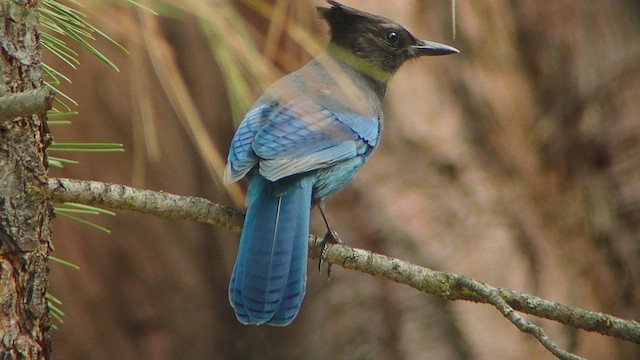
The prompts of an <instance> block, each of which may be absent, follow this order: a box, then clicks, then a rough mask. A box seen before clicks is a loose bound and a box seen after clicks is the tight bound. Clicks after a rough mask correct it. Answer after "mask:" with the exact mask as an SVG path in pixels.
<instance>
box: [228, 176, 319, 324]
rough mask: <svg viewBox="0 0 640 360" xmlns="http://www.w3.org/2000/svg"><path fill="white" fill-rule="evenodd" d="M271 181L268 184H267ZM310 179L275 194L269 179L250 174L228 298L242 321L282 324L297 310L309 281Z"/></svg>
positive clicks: (294, 315)
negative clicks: (245, 212)
mask: <svg viewBox="0 0 640 360" xmlns="http://www.w3.org/2000/svg"><path fill="white" fill-rule="evenodd" d="M270 184H271V185H270ZM312 186H313V184H312V181H311V180H310V179H302V180H301V181H298V182H295V183H292V184H291V185H289V186H287V189H286V191H283V192H278V195H274V194H272V192H271V187H272V183H270V182H268V181H267V180H265V179H264V178H263V177H262V176H261V175H260V174H258V173H257V172H256V173H255V174H254V175H253V176H252V177H251V182H250V184H249V190H248V194H247V199H248V201H247V202H248V209H247V215H246V217H245V220H244V227H243V229H242V236H241V237H240V248H239V249H238V257H237V258H236V265H235V267H234V268H233V274H232V276H231V282H230V284H229V302H230V303H231V306H232V307H233V309H234V310H235V312H236V317H237V318H238V320H239V321H240V322H241V323H243V324H255V325H260V324H265V323H266V324H269V325H274V326H285V325H288V324H289V323H291V321H293V318H295V317H296V315H297V314H298V310H300V305H301V304H302V297H303V296H304V291H305V283H306V280H307V248H308V245H307V234H308V233H309V213H310V211H311V190H312Z"/></svg>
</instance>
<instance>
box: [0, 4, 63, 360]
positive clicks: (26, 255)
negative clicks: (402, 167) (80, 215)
mask: <svg viewBox="0 0 640 360" xmlns="http://www.w3.org/2000/svg"><path fill="white" fill-rule="evenodd" d="M37 6H38V2H37V0H27V1H19V0H14V1H11V0H0V21H1V22H2V26H1V27H0V29H1V30H0V73H1V74H2V80H3V82H2V85H1V86H0V98H2V97H5V96H11V94H22V93H25V92H29V91H31V90H34V89H39V88H42V87H43V80H42V67H41V50H40V45H39V41H38V40H39V33H38V14H37ZM22 110H24V109H22ZM41 111H43V109H42V107H36V108H34V109H33V111H32V112H34V113H36V112H41ZM49 142H50V138H49V132H48V128H47V125H46V114H44V113H41V114H37V113H36V114H34V115H29V116H23V117H20V116H19V117H14V118H12V119H10V120H6V121H4V122H1V123H0V339H2V340H1V341H0V359H48V358H49V354H50V352H51V347H50V342H49V332H50V316H49V309H48V307H47V300H46V297H45V295H46V292H47V287H48V284H49V281H48V275H49V267H48V264H47V256H48V254H49V251H50V250H51V247H50V243H49V240H50V235H51V228H50V221H51V214H52V212H51V207H50V205H49V202H48V201H47V199H46V197H45V196H44V194H45V191H44V189H45V188H46V186H47V158H46V153H45V149H46V147H47V145H48V144H49Z"/></svg>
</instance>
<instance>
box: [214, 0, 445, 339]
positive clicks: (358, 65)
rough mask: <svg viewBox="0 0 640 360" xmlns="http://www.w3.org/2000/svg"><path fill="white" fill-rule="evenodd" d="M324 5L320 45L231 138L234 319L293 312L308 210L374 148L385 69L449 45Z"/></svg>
mask: <svg viewBox="0 0 640 360" xmlns="http://www.w3.org/2000/svg"><path fill="white" fill-rule="evenodd" d="M328 2H329V3H330V4H331V5H332V7H331V8H318V12H319V14H320V15H321V17H323V18H324V19H325V20H327V22H328V23H329V26H330V27H331V43H330V45H329V46H328V47H327V50H326V51H325V52H323V53H321V54H320V55H318V56H317V57H316V58H315V59H313V60H311V61H310V62H309V63H308V64H306V65H305V66H304V67H302V68H301V69H300V70H298V71H296V72H294V73H292V74H290V75H288V76H286V77H284V78H282V79H280V80H279V81H277V82H276V83H275V84H274V85H272V86H271V87H270V88H269V89H268V90H267V91H266V92H265V94H264V95H262V96H261V97H260V99H258V101H257V102H256V104H254V106H253V108H252V109H251V110H250V111H249V112H248V113H247V114H246V116H245V118H244V119H243V121H242V123H241V124H240V126H239V127H238V130H237V132H236V134H235V136H234V137H233V140H232V142H231V148H230V150H229V157H228V163H227V168H226V170H225V177H224V180H225V183H230V182H234V181H238V180H240V179H241V178H243V177H244V176H247V178H248V179H249V189H248V192H247V207H248V209H247V214H246V217H245V222H244V227H243V229H242V236H241V237H240V248H239V250H238V257H237V259H236V264H235V267H234V268H233V274H232V276H231V282H230V284H229V301H230V303H231V306H233V308H234V310H235V313H236V317H237V318H238V320H240V322H242V323H243V324H255V325H260V324H269V325H275V326H285V325H287V324H289V323H290V322H291V321H293V319H294V318H295V316H296V315H297V314H298V311H299V309H300V305H301V303H302V298H303V296H304V292H305V283H306V265H307V233H308V230H309V213H310V210H311V207H312V206H313V205H316V204H317V205H319V206H320V210H322V206H323V204H324V202H325V201H326V200H327V199H328V198H329V197H331V196H333V195H334V194H335V193H336V192H338V191H340V190H341V189H342V188H344V187H345V186H346V185H347V184H348V183H349V182H350V181H351V180H353V178H354V177H355V176H356V174H357V172H358V170H359V169H360V167H361V166H362V165H363V164H364V163H365V162H366V161H367V159H368V158H369V157H370V156H371V153H372V151H373V150H374V148H375V147H376V146H377V145H378V143H379V139H380V135H381V133H382V127H383V126H382V124H383V117H382V99H383V98H384V94H385V91H386V84H387V81H388V80H389V78H390V77H391V75H392V74H393V72H395V71H396V70H397V68H398V67H399V66H400V65H401V64H402V63H403V62H404V61H405V60H407V59H409V58H413V57H418V56H421V55H444V54H448V53H453V52H457V50H455V49H453V48H451V47H449V46H446V45H442V44H437V43H431V42H427V41H424V40H420V39H416V38H414V37H413V35H411V34H410V33H409V32H408V31H407V30H406V29H405V28H404V27H402V26H401V25H400V24H398V23H396V22H394V21H392V20H389V19H386V18H383V17H380V16H375V15H371V14H367V13H365V12H362V11H359V10H356V9H352V8H349V7H346V6H344V5H341V4H338V3H337V2H335V1H333V0H328ZM323 215H324V213H323ZM325 220H326V218H325ZM327 227H329V224H328V222H327ZM327 230H328V234H331V235H334V234H335V232H333V231H332V230H331V229H329V228H328V229H327ZM325 238H327V237H325ZM328 238H329V239H331V238H332V236H329V237H328Z"/></svg>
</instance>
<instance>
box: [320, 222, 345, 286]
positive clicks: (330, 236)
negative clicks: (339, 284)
mask: <svg viewBox="0 0 640 360" xmlns="http://www.w3.org/2000/svg"><path fill="white" fill-rule="evenodd" d="M343 243H344V242H343V241H342V240H340V237H338V233H337V232H335V231H333V230H329V231H327V233H326V234H325V235H324V238H323V239H322V243H321V244H322V251H321V252H320V261H319V262H318V272H322V262H323V261H324V260H326V258H327V252H328V251H329V248H330V247H331V246H330V245H332V244H343ZM329 279H331V264H327V281H328V280H329Z"/></svg>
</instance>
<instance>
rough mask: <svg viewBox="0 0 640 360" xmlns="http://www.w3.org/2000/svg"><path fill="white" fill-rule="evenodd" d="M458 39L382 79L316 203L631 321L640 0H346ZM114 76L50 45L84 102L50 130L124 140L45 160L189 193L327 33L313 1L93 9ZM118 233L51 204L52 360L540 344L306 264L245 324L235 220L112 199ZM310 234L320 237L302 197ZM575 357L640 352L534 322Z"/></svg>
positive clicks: (419, 258)
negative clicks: (201, 219) (145, 211)
mask: <svg viewBox="0 0 640 360" xmlns="http://www.w3.org/2000/svg"><path fill="white" fill-rule="evenodd" d="M344 3H345V4H346V5H349V6H353V7H357V8H359V9H362V10H365V11H369V12H373V13H376V14H380V15H384V16H387V17H389V18H392V19H394V20H397V21H399V22H401V23H402V24H404V25H406V26H407V27H408V28H409V29H410V30H411V31H412V33H413V34H414V35H416V36H417V37H421V38H425V39H429V40H433V41H438V42H444V43H447V44H450V45H452V46H455V47H457V48H458V49H460V50H461V54H459V55H455V56H448V57H438V58H423V59H420V60H419V61H415V62H412V63H410V64H407V65H405V66H404V67H403V68H402V69H401V70H400V71H399V72H398V73H397V75H396V76H395V78H394V79H393V81H392V82H391V85H390V87H389V89H388V93H387V99H386V105H385V106H386V113H385V118H386V126H385V134H384V136H383V141H382V144H381V146H380V148H379V149H378V150H377V152H376V154H375V155H374V156H373V157H372V159H371V161H369V163H368V164H367V165H366V166H365V167H364V168H363V170H362V171H361V172H360V174H359V175H358V177H357V178H356V180H355V181H354V182H353V183H352V185H351V186H350V187H349V188H348V189H347V190H345V191H343V192H342V193H340V194H339V195H338V196H336V197H335V199H334V200H333V201H332V202H330V203H329V205H328V207H327V209H328V214H329V216H330V218H331V219H332V221H333V225H334V227H335V228H336V229H337V231H338V233H339V234H340V236H341V237H342V238H343V239H344V240H346V241H347V242H348V243H349V245H351V246H355V247H362V248H366V249H370V250H372V251H376V252H380V253H384V254H387V255H390V256H394V257H399V258H401V259H404V260H408V261H411V262H413V263H416V264H419V265H423V266H428V267H431V268H433V269H437V270H442V271H449V272H455V273H460V274H464V275H468V276H472V277H474V278H477V279H479V280H481V281H483V282H486V283H489V284H491V285H494V286H501V287H508V288H512V289H515V290H518V291H522V292H526V293H530V294H535V295H538V296H540V297H543V298H548V299H552V300H557V301H560V302H563V303H567V304H573V305H576V306H580V307H583V308H587V309H591V310H596V311H601V312H606V313H611V314H614V315H616V316H619V317H623V318H629V319H639V318H640V157H639V154H640V101H638V100H639V99H640V41H638V39H639V38H640V5H639V3H638V2H637V1H635V0H610V1H606V2H603V1H596V0H559V1H553V2H551V1H544V2H540V1H534V0H521V1H506V0H493V1H458V2H456V11H455V16H456V19H455V21H456V27H455V29H456V36H455V39H454V38H453V30H452V9H451V3H450V1H445V0H440V1H417V0H413V1H410V0H388V1H361V0H344ZM83 4H84V6H85V7H84V8H83V11H84V12H85V13H86V14H87V15H88V16H89V18H90V21H92V22H93V23H94V24H95V25H96V26H97V27H98V28H100V29H102V30H103V31H104V32H105V33H107V34H109V35H110V36H111V37H113V38H114V39H115V40H117V41H118V42H120V43H122V44H123V45H124V46H126V47H127V48H128V49H129V51H130V54H124V53H123V52H122V51H120V50H119V49H117V48H116V47H114V46H113V45H111V44H109V43H108V42H107V41H103V40H100V39H99V41H98V43H97V45H96V46H97V47H98V48H99V49H100V50H101V51H102V52H103V53H104V54H105V55H107V57H109V58H110V59H111V60H112V61H114V62H115V63H116V64H117V65H118V66H119V67H120V70H121V72H120V73H115V72H114V71H112V70H111V69H109V68H108V67H107V66H105V65H104V64H103V63H100V62H99V61H97V60H96V59H95V58H94V57H93V56H92V55H90V54H88V53H87V52H86V51H80V53H81V55H80V61H81V66H80V67H79V69H78V71H72V70H71V69H69V68H68V67H66V66H65V65H64V64H63V63H61V62H60V61H59V60H57V59H56V58H54V57H53V56H51V55H50V54H47V55H45V57H46V58H45V60H46V61H47V62H48V63H49V64H50V65H52V66H53V67H54V68H56V69H58V70H59V71H62V72H63V73H64V74H66V75H67V76H69V77H70V78H71V80H72V82H73V83H72V84H67V85H63V86H62V87H61V89H62V90H63V91H65V92H66V93H68V94H69V95H70V96H72V97H73V98H74V99H75V100H77V101H78V103H79V104H80V105H79V107H78V108H77V110H78V111H80V115H79V116H77V117H75V118H73V119H71V120H73V122H74V124H73V125H72V126H66V127H59V126H56V127H55V128H53V129H52V131H53V135H54V137H55V140H57V141H59V142H64V141H89V142H98V141H102V142H122V143H123V144H124V145H125V148H126V149H127V151H126V152H125V153H121V154H82V155H77V156H76V155H74V156H73V158H75V159H78V160H80V162H81V164H80V165H71V166H66V167H65V168H64V169H52V170H51V176H60V177H72V178H79V179H92V180H100V181H106V182H114V183H121V184H127V185H131V186H136V187H140V188H146V189H153V190H164V191H167V192H171V193H176V194H183V195H193V196H202V197H206V198H209V199H211V200H213V201H215V202H219V203H222V204H226V205H231V206H233V205H235V206H237V207H242V197H243V191H244V190H243V189H244V187H245V186H246V184H244V183H241V184H239V186H234V187H230V188H225V187H224V186H223V185H222V182H221V180H220V177H219V176H220V173H221V171H222V166H224V159H225V158H226V155H227V149H228V146H229V143H230V139H231V136H232V135H233V131H234V128H235V126H236V125H237V124H238V123H239V122H240V120H241V119H242V115H243V114H244V111H246V110H247V109H248V108H249V107H250V106H251V104H252V102H253V101H254V100H255V99H256V98H257V97H258V95H259V94H260V93H261V92H262V91H263V89H264V88H265V87H266V86H268V85H269V84H270V83H271V82H272V81H274V80H275V79H277V78H278V77H280V76H282V75H283V74H286V73H288V72H291V71H293V70H295V69H297V68H298V67H300V66H302V65H303V64H305V63H306V62H307V61H308V60H309V59H310V58H312V57H313V56H314V55H315V54H317V52H319V51H321V49H322V47H323V46H324V44H326V42H327V36H326V32H327V27H326V25H325V24H323V23H322V22H321V21H320V20H319V19H317V16H316V14H315V10H314V6H318V5H323V4H324V3H323V2H322V1H320V0H314V1H306V0H305V1H286V0H234V1H232V0H217V1H214V0H183V1H174V0H167V1H162V0H158V1H157V2H151V1H148V2H143V4H144V5H146V6H148V7H150V8H152V9H154V10H156V11H157V12H159V13H160V14H161V16H154V15H152V14H151V13H149V12H147V11H145V10H141V9H139V8H136V7H134V6H131V5H125V4H122V3H119V2H114V1H110V2H109V1H93V2H92V1H89V2H86V3H85V2H83ZM95 221H96V222H97V223H98V224H100V225H102V226H105V227H107V228H109V229H111V230H112V234H111V235H106V234H103V233H101V232H98V231H95V230H93V229H90V228H88V227H86V226H83V225H81V224H78V223H76V222H73V221H69V220H65V219H56V220H55V221H54V246H55V252H54V253H53V255H54V256H56V257H59V258H63V259H65V260H68V261H71V262H73V263H75V264H77V265H79V266H80V267H81V270H80V271H74V270H70V269H68V268H65V267H62V266H59V265H56V264H53V265H52V272H51V292H52V293H53V294H54V295H55V296H57V297H58V298H60V299H61V300H62V301H63V302H64V306H63V310H64V311H65V313H66V316H65V323H64V324H62V325H59V329H58V330H57V331H54V332H53V350H54V353H53V356H54V357H55V358H57V359H96V360H98V359H327V358H334V359H552V356H551V355H550V354H549V353H547V352H546V351H545V350H544V349H543V348H542V346H541V345H540V344H538V343H537V342H536V341H535V340H534V339H533V338H532V337H531V336H528V335H524V334H522V333H520V332H519V331H518V330H516V329H515V327H513V326H512V325H511V324H510V323H509V322H508V321H507V320H505V319H504V318H503V317H502V316H501V315H500V314H499V313H498V312H497V311H496V310H494V309H493V308H491V307H489V306H486V305H478V304H471V303H463V302H445V301H442V300H440V299H438V298H436V297H433V296H429V295H425V294H422V293H418V292H416V291H415V290H412V289H410V288H408V287H406V286H401V285H398V284H395V283H392V282H390V281H386V280H382V279H377V278H373V277H371V276H369V275H365V274H361V273H356V272H352V271H347V270H344V269H341V268H339V267H334V273H333V277H332V279H331V281H329V282H326V281H325V276H324V274H318V273H317V272H316V271H315V269H316V267H315V264H316V263H315V261H311V262H310V266H309V276H308V279H309V281H308V285H307V296H306V298H305V300H304V303H303V307H302V310H301V312H300V314H299V316H298V318H297V319H296V320H295V321H294V322H293V324H292V325H291V326H289V327H286V328H270V327H246V326H242V325H240V324H239V323H238V322H237V321H236V319H235V317H234V314H233V311H232V309H231V307H230V306H229V304H228V300H227V286H228V281H229V276H230V273H231V270H232V267H233V262H234V259H235V254H236V249H237V242H238V239H239V235H238V234H236V233H231V232H229V231H227V230H224V229H219V228H216V227H214V226H210V225H205V224H199V223H195V222H189V221H178V220H167V219H158V218H154V217H153V216H146V215H140V214H136V213H129V212H120V213H119V214H118V216H117V217H115V218H104V217H102V218H99V219H97V220H95ZM311 231H312V232H313V233H315V234H319V235H321V234H323V233H324V228H323V226H322V222H321V219H320V216H319V214H318V213H317V211H316V210H314V211H313V213H312V225H311ZM533 320H534V321H535V322H536V323H537V324H539V325H541V326H543V327H544V329H545V330H547V331H548V333H549V335H550V336H552V338H553V339H554V340H555V341H556V342H558V344H559V345H560V346H561V347H563V348H565V349H567V350H570V351H573V352H576V353H578V354H580V355H582V356H586V357H588V358H589V359H613V358H615V359H638V358H640V347H639V346H638V345H635V344H631V343H627V342H623V341H619V340H615V339H612V338H608V337H604V336H601V335H598V334H592V333H587V332H584V331H579V330H574V329H572V328H570V327H566V326H561V325H558V324H555V323H552V322H549V321H545V320H540V319H533Z"/></svg>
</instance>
